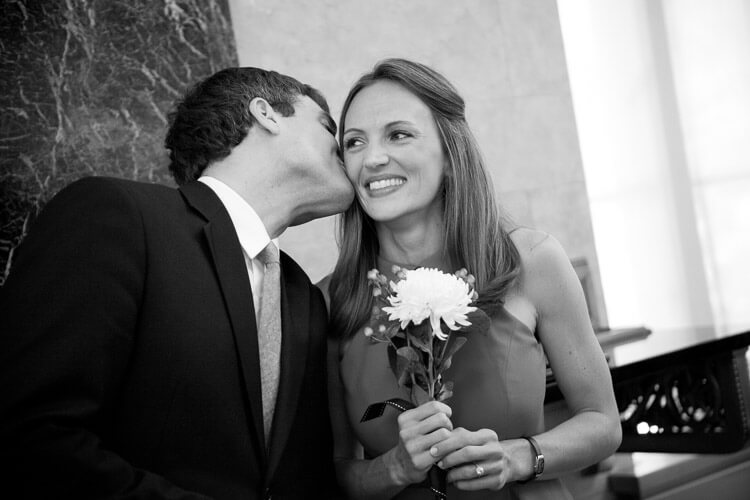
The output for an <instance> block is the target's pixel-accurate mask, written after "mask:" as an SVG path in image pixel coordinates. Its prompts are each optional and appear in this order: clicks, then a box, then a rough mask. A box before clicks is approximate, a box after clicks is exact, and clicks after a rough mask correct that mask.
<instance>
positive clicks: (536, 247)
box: [509, 227, 560, 263]
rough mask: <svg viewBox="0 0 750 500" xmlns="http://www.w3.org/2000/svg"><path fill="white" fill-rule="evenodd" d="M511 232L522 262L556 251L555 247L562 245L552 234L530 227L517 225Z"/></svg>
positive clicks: (511, 237)
mask: <svg viewBox="0 0 750 500" xmlns="http://www.w3.org/2000/svg"><path fill="white" fill-rule="evenodd" d="M509 234H510V239H511V241H513V244H514V245H515V246H516V249H517V250H518V254H519V256H520V257H521V262H522V263H524V262H529V260H533V259H535V258H539V257H540V256H541V255H540V254H545V253H547V252H550V251H552V252H554V248H555V247H559V246H560V244H559V243H558V242H557V240H556V239H555V238H554V237H553V236H552V235H551V234H549V233H547V232H545V231H540V230H538V229H534V228H530V227H517V228H515V229H513V230H512V231H510V233H509Z"/></svg>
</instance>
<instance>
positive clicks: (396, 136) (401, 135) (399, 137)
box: [391, 130, 410, 141]
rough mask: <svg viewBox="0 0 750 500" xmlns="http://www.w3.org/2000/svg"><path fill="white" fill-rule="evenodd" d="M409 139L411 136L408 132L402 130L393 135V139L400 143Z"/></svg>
mask: <svg viewBox="0 0 750 500" xmlns="http://www.w3.org/2000/svg"><path fill="white" fill-rule="evenodd" d="M407 137H410V135H409V134H408V133H407V132H402V131H400V130H399V131H396V132H393V133H392V134H391V139H393V140H395V141H400V140H403V139H406V138H407Z"/></svg>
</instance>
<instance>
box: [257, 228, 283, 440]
mask: <svg viewBox="0 0 750 500" xmlns="http://www.w3.org/2000/svg"><path fill="white" fill-rule="evenodd" d="M258 259H259V260H260V261H261V262H262V263H263V265H264V266H265V273H264V274H263V291H262V295H261V299H260V320H259V321H258V348H259V351H260V382H261V388H262V391H263V431H264V432H265V435H266V443H268V442H269V438H270V436H271V423H272V421H273V410H274V407H275V406H276V393H277V392H278V388H279V371H280V362H281V356H280V354H281V300H280V295H281V283H280V274H281V273H280V269H279V249H278V248H276V245H275V244H274V243H273V242H271V243H269V244H268V245H267V246H266V247H265V248H264V249H263V250H262V251H261V252H260V254H258Z"/></svg>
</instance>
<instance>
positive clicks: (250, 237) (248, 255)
mask: <svg viewBox="0 0 750 500" xmlns="http://www.w3.org/2000/svg"><path fill="white" fill-rule="evenodd" d="M198 181H200V182H202V183H203V184H205V185H206V186H208V187H209V188H211V190H212V191H213V192H214V193H216V196H218V197H219V199H220V200H221V203H222V204H223V205H224V208H226V209H227V212H229V218H230V219H232V225H234V230H235V231H236V232H237V238H238V239H239V240H240V246H241V247H242V253H243V255H244V257H245V267H246V268H247V275H248V278H250V288H251V289H252V291H253V306H254V307H255V317H256V320H257V318H259V317H260V300H261V295H262V288H263V274H264V273H265V271H264V269H265V267H264V266H263V263H262V262H260V261H259V260H258V258H257V257H258V254H259V253H260V252H261V251H262V250H263V249H264V248H265V247H266V245H268V242H269V241H271V237H270V236H269V235H268V231H267V230H266V227H265V226H264V225H263V222H262V221H261V220H260V217H258V214H257V213H256V212H255V210H253V207H251V206H250V204H249V203H248V202H247V201H245V199H244V198H243V197H242V196H240V195H239V194H237V192H236V191H235V190H234V189H232V188H230V187H229V186H227V185H226V184H224V183H223V182H221V181H220V180H218V179H216V178H214V177H209V176H207V175H204V176H202V177H200V178H199V179H198ZM273 242H274V244H275V245H276V247H277V248H278V246H279V241H278V239H274V240H273Z"/></svg>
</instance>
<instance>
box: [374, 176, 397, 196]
mask: <svg viewBox="0 0 750 500" xmlns="http://www.w3.org/2000/svg"><path fill="white" fill-rule="evenodd" d="M405 183H406V179H404V178H403V177H398V176H386V177H382V176H381V177H377V178H373V179H370V180H368V181H367V182H365V187H366V188H367V192H368V194H369V195H371V196H386V195H388V194H391V193H393V192H395V191H397V190H399V189H400V188H401V186H403V185H404V184H405Z"/></svg>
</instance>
